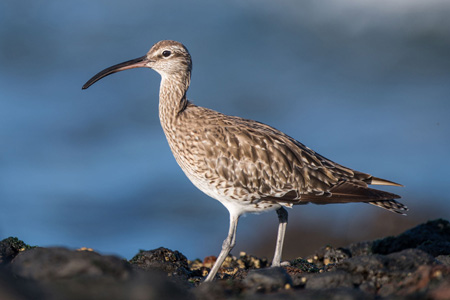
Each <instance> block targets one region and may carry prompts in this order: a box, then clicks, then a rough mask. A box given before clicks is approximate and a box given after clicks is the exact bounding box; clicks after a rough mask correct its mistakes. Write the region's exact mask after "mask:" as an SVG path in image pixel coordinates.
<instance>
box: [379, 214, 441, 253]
mask: <svg viewBox="0 0 450 300" xmlns="http://www.w3.org/2000/svg"><path fill="white" fill-rule="evenodd" d="M408 248H417V249H420V250H422V251H425V252H427V253H429V254H431V255H433V256H434V257H436V256H438V255H449V254H450V223H449V222H448V221H446V220H443V219H438V220H434V221H429V222H427V223H425V224H421V225H418V226H416V227H414V228H412V229H410V230H407V231H405V232H404V233H402V234H400V235H398V236H396V237H387V238H384V239H381V240H378V241H374V243H373V246H372V251H373V253H378V254H389V253H393V252H398V251H401V250H404V249H408Z"/></svg>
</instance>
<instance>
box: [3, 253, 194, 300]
mask: <svg viewBox="0 0 450 300" xmlns="http://www.w3.org/2000/svg"><path fill="white" fill-rule="evenodd" d="M9 270H10V271H11V274H12V275H13V276H14V277H16V278H19V279H20V280H22V284H21V287H23V286H26V285H27V284H28V285H30V284H32V283H36V284H38V286H37V287H36V286H34V287H32V289H31V290H32V291H33V289H34V290H37V291H40V292H41V293H42V294H43V296H42V297H38V296H36V295H35V294H34V295H33V296H32V297H25V298H24V299H46V300H47V299H50V300H53V299H54V300H56V299H67V300H72V299H73V300H75V299H95V300H103V299H105V300H106V299H108V300H116V299H117V300H119V299H139V300H140V299H190V298H191V294H190V292H189V291H187V290H185V289H183V288H180V287H179V286H178V285H176V284H174V283H173V282H171V281H170V280H169V279H168V278H167V276H166V275H165V274H164V273H160V272H156V271H149V272H144V271H139V270H133V268H132V267H131V266H130V265H129V264H128V262H127V261H126V260H123V259H120V258H117V257H115V256H103V255H100V254H98V253H95V252H90V251H74V250H68V249H65V248H35V249H32V250H28V251H25V252H21V253H20V254H19V255H17V256H16V258H15V259H14V260H13V261H12V262H11V264H10V266H9ZM30 293H31V292H30Z"/></svg>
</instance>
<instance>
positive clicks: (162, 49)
mask: <svg viewBox="0 0 450 300" xmlns="http://www.w3.org/2000/svg"><path fill="white" fill-rule="evenodd" d="M144 67H146V68H151V69H153V70H155V71H156V72H158V73H159V74H160V75H161V76H162V78H163V79H164V78H168V77H174V78H176V79H178V78H179V79H182V78H187V80H189V78H190V74H191V70H192V61H191V55H190V54H189V51H188V50H187V49H186V47H185V46H184V45H183V44H181V43H179V42H176V41H169V40H164V41H160V42H158V43H156V44H155V45H153V47H152V48H151V49H150V51H148V53H147V54H146V55H144V56H142V57H138V58H136V59H132V60H129V61H126V62H123V63H120V64H117V65H114V66H112V67H109V68H106V69H104V70H103V71H100V72H99V73H97V74H96V75H95V76H93V77H92V78H91V79H89V80H88V81H87V82H86V83H85V84H84V85H83V89H87V88H88V87H90V86H91V85H93V84H94V83H95V82H97V81H99V80H100V79H102V78H103V77H106V76H108V75H111V74H113V73H116V72H119V71H123V70H128V69H133V68H144Z"/></svg>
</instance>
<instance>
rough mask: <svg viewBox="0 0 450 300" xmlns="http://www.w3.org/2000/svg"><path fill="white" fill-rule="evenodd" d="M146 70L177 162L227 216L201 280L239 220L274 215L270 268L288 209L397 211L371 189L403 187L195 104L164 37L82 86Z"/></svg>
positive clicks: (183, 51)
mask: <svg viewBox="0 0 450 300" xmlns="http://www.w3.org/2000/svg"><path fill="white" fill-rule="evenodd" d="M142 67H143V68H150V69H153V70H154V71H156V72H157V73H159V74H160V76H161V83H160V89H159V119H160V122H161V126H162V129H163V131H164V133H165V136H166V138H167V141H168V144H169V146H170V149H171V151H172V153H173V155H174V157H175V160H176V161H177V163H178V164H179V166H180V167H181V169H182V170H183V172H184V173H185V174H186V176H187V177H188V178H189V179H190V181H191V182H192V183H193V184H194V185H195V186H196V187H197V188H198V189H200V190H201V191H202V192H204V193H205V194H206V195H208V196H210V197H211V198H214V199H216V200H218V201H220V202H221V203H222V204H223V205H224V206H225V208H226V209H227V210H228V212H229V216H230V225H229V230H228V235H227V237H226V238H225V240H224V241H223V243H222V248H221V251H220V253H219V255H218V257H217V259H216V262H215V263H214V265H213V267H212V268H211V270H210V271H209V273H208V276H207V277H206V279H205V282H206V281H212V280H213V279H214V278H215V276H216V275H217V272H218V270H219V268H220V267H221V265H222V263H223V262H224V260H225V258H226V257H227V256H228V255H229V254H230V252H231V250H232V249H233V247H234V246H235V243H236V229H237V225H238V220H239V218H240V217H241V216H242V215H244V214H248V213H262V212H266V211H276V213H277V216H278V233H277V239H276V245H275V254H274V258H273V260H272V264H271V266H272V267H279V266H280V265H281V256H282V248H283V243H284V236H285V232H286V226H287V222H288V212H287V210H286V208H292V207H293V205H299V204H307V203H314V204H332V203H352V202H364V203H369V204H372V205H375V206H378V207H381V208H384V209H387V210H389V211H392V212H395V213H398V214H403V215H405V212H406V211H407V210H408V208H407V207H406V206H405V205H403V204H402V203H400V202H398V201H396V200H395V199H399V198H401V197H400V196H399V195H396V194H393V193H390V192H386V191H382V190H378V189H374V188H371V187H369V185H386V186H402V185H401V184H398V183H395V182H393V181H390V180H386V179H382V178H378V177H375V176H372V175H370V174H367V173H363V172H360V171H356V170H353V169H350V168H348V167H345V166H343V165H340V164H338V163H335V162H333V161H332V160H330V159H328V158H326V157H324V156H322V155H320V154H319V153H317V152H315V151H313V150H311V149H310V148H308V147H307V146H305V145H304V144H302V143H301V142H299V141H297V140H295V139H294V138H292V137H290V136H288V135H286V134H284V133H283V132H281V131H279V130H277V129H275V128H274V127H271V126H269V125H266V124H264V123H260V122H257V121H253V120H249V119H244V118H240V117H236V116H229V115H225V114H222V113H220V112H217V111H214V110H211V109H208V108H204V107H201V106H197V105H195V104H194V103H192V102H191V101H189V100H188V98H187V91H188V88H189V86H190V83H191V73H192V59H191V55H190V54H189V51H188V50H187V48H186V47H185V46H184V45H183V44H181V43H179V42H176V41H172V40H162V41H159V42H157V43H156V44H154V45H153V46H152V47H151V49H150V50H149V52H148V53H147V54H146V55H144V56H142V57H139V58H136V59H132V60H129V61H126V62H123V63H119V64H116V65H114V66H112V67H109V68H106V69H104V70H103V71H100V72H99V73H97V74H96V75H94V76H93V77H92V78H91V79H89V80H88V81H87V82H86V83H85V84H84V85H83V87H82V89H87V88H88V87H90V86H91V85H92V84H94V83H95V82H97V81H98V80H100V79H102V78H104V77H106V76H108V75H111V74H113V73H116V72H119V71H123V70H127V69H132V68H142Z"/></svg>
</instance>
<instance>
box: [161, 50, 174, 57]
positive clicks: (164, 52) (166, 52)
mask: <svg viewBox="0 0 450 300" xmlns="http://www.w3.org/2000/svg"><path fill="white" fill-rule="evenodd" d="M170 54H172V52H170V51H169V50H164V51H163V53H162V55H163V56H164V57H169V56H170Z"/></svg>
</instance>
